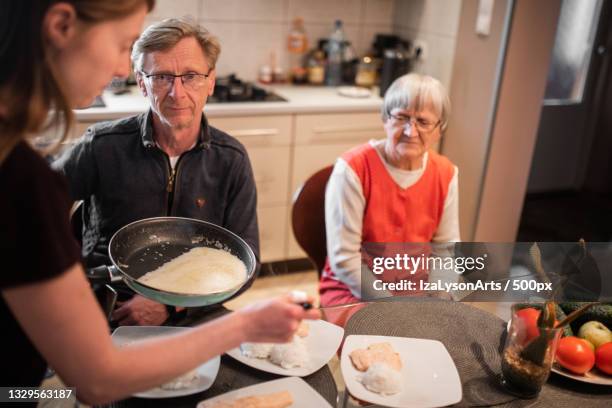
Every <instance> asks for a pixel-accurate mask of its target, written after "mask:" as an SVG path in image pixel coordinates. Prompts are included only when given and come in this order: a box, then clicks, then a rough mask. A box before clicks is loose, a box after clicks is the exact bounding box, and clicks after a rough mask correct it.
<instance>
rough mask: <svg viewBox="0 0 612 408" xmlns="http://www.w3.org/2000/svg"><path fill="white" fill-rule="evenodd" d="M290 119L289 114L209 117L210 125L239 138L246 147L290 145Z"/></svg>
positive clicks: (291, 118)
mask: <svg viewBox="0 0 612 408" xmlns="http://www.w3.org/2000/svg"><path fill="white" fill-rule="evenodd" d="M292 120H293V117H292V116H291V115H270V116H248V117H222V118H214V117H213V118H209V122H210V124H211V125H212V126H214V127H216V128H218V129H219V130H222V131H224V132H225V133H227V134H229V135H230V136H233V137H235V138H236V139H238V140H240V142H241V143H242V144H243V145H244V146H245V147H246V148H247V149H249V148H251V147H271V146H289V145H291V143H292V134H291V133H292Z"/></svg>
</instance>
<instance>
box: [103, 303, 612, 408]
mask: <svg viewBox="0 0 612 408" xmlns="http://www.w3.org/2000/svg"><path fill="white" fill-rule="evenodd" d="M227 312H228V311H227V310H225V309H219V310H217V311H214V312H212V313H210V312H209V313H206V316H205V317H202V316H197V315H196V316H195V317H194V316H191V317H188V318H187V319H185V320H184V321H182V322H181V325H187V326H189V325H194V324H197V323H199V322H201V321H203V320H209V319H211V318H214V317H218V316H220V315H222V314H225V313H227ZM325 315H326V317H327V319H328V320H330V321H334V322H336V323H340V324H341V325H343V326H345V337H346V336H349V335H351V334H366V335H385V336H399V337H414V338H424V339H432V340H438V341H441V342H442V343H443V344H444V346H445V347H446V348H447V350H448V352H449V354H450V355H451V357H452V358H453V361H454V362H455V365H456V367H457V370H458V371H459V376H460V378H461V383H462V388H463V398H462V400H461V402H460V403H459V404H457V405H456V406H462V407H463V406H472V407H473V406H492V405H495V406H502V407H550V406H554V407H555V408H563V407H600V406H601V407H609V406H611V401H612V387H610V386H601V385H594V384H587V383H582V382H579V381H575V380H572V379H569V378H566V377H563V376H560V375H557V374H555V373H552V374H551V376H550V378H549V380H548V383H547V384H546V385H545V386H544V387H543V389H542V392H541V393H540V395H539V396H538V397H537V398H534V399H530V400H521V399H518V398H516V397H514V396H511V395H509V394H508V393H507V392H505V391H504V390H503V389H502V388H501V387H500V386H499V385H498V384H499V383H498V380H497V376H498V374H499V372H500V353H501V350H502V348H503V345H504V341H505V322H504V321H503V320H502V319H500V318H499V317H497V316H495V315H493V314H491V313H488V312H486V311H483V310H481V309H479V308H476V307H473V306H470V305H467V304H462V303H459V302H452V301H442V300H411V301H407V300H403V301H394V302H372V303H360V304H356V305H351V306H345V307H340V308H334V309H326V310H325ZM276 378H279V376H277V375H274V374H270V373H266V372H262V371H259V370H256V369H253V368H251V367H248V366H246V365H244V364H242V363H240V362H238V361H236V360H234V359H232V358H231V357H229V356H226V355H224V356H222V358H221V367H220V370H219V374H218V376H217V379H216V380H215V383H214V384H213V386H212V387H211V388H210V389H208V390H207V391H204V392H201V393H197V394H194V395H190V396H186V397H180V398H171V399H163V400H148V399H140V398H130V399H127V400H123V401H118V402H115V403H113V404H111V405H108V407H113V408H119V407H121V408H123V407H145V406H146V407H162V406H163V407H195V406H196V405H197V403H198V402H200V401H202V400H204V399H207V398H211V397H214V396H216V395H220V394H223V393H225V392H228V391H231V390H235V389H238V388H242V387H246V386H249V385H252V384H257V383H260V382H265V381H270V380H273V379H276ZM304 380H305V381H306V382H307V383H308V384H310V385H311V386H312V387H313V388H314V389H315V390H317V392H319V393H320V394H321V395H322V396H323V397H324V398H325V399H326V400H327V401H329V403H330V404H331V405H332V406H334V407H335V406H354V407H358V406H360V404H359V402H356V401H354V400H352V399H351V398H350V397H348V396H346V393H340V394H342V395H341V396H343V397H344V398H338V395H339V392H338V390H339V389H340V390H342V389H343V388H344V384H342V383H339V384H336V382H335V381H334V378H333V376H332V373H331V371H330V368H329V366H325V367H323V368H321V369H320V370H319V371H317V372H316V373H314V374H312V375H310V376H307V377H305V378H304ZM369 406H370V407H372V405H369Z"/></svg>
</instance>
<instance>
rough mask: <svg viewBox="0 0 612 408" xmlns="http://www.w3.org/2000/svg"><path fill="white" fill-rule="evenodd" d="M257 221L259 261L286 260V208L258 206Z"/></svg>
mask: <svg viewBox="0 0 612 408" xmlns="http://www.w3.org/2000/svg"><path fill="white" fill-rule="evenodd" d="M257 221H258V222H259V247H260V251H261V261H262V262H272V261H281V260H283V259H285V258H287V249H286V246H287V245H286V241H287V240H286V231H287V206H285V205H282V206H273V207H259V206H258V208H257Z"/></svg>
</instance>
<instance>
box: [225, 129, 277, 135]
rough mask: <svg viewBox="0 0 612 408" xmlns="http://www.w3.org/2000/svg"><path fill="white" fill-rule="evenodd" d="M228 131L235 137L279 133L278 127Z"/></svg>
mask: <svg viewBox="0 0 612 408" xmlns="http://www.w3.org/2000/svg"><path fill="white" fill-rule="evenodd" d="M228 133H229V134H230V135H232V136H234V137H252V136H276V135H278V129H243V130H230V131H229V132H228Z"/></svg>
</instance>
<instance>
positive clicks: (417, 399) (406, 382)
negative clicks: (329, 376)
mask: <svg viewBox="0 0 612 408" xmlns="http://www.w3.org/2000/svg"><path fill="white" fill-rule="evenodd" d="M383 342H386V343H389V344H391V346H392V347H393V349H394V350H395V351H396V352H398V353H399V354H400V357H401V359H402V371H401V375H402V377H403V381H402V386H403V389H402V390H401V391H400V392H399V393H397V394H394V395H381V394H377V393H375V392H372V391H369V390H368V389H367V388H365V387H364V386H363V384H361V383H360V382H359V381H357V377H358V376H359V375H360V374H361V372H360V371H357V369H355V367H354V366H353V363H352V362H351V359H350V358H349V354H350V353H351V352H352V351H353V350H355V349H359V348H364V349H365V348H368V346H369V345H371V344H374V343H383ZM340 369H341V370H342V376H343V377H344V382H345V384H346V388H347V389H348V390H349V392H350V393H351V395H353V396H354V397H355V398H358V399H360V400H363V401H367V402H371V403H374V404H379V405H384V406H387V407H398V408H400V407H441V406H446V405H452V404H456V403H458V402H459V401H461V397H462V388H461V381H460V379H459V373H458V372H457V367H455V363H454V362H453V359H452V358H451V356H450V354H448V351H447V350H446V347H444V344H442V343H440V342H439V341H437V340H425V339H413V338H407V337H387V336H359V335H351V336H348V337H347V338H346V340H344V345H343V346H342V357H341V358H340Z"/></svg>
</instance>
